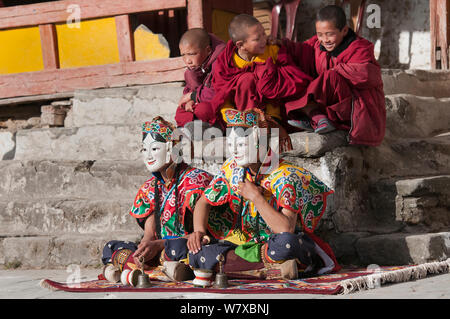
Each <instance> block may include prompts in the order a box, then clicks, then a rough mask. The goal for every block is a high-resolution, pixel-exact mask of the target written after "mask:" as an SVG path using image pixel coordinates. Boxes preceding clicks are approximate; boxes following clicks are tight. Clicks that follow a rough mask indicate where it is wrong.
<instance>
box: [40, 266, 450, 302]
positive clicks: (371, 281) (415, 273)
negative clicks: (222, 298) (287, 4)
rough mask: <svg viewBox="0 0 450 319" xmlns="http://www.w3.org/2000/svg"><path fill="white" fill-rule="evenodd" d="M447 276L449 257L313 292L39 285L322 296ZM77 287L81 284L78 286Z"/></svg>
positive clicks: (48, 283) (47, 284)
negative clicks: (434, 276) (439, 275)
mask: <svg viewBox="0 0 450 319" xmlns="http://www.w3.org/2000/svg"><path fill="white" fill-rule="evenodd" d="M443 273H450V258H448V259H447V260H445V261H440V262H429V263H424V264H420V265H413V266H406V267H405V268H401V269H396V270H391V271H386V272H383V271H381V272H377V271H375V272H373V273H371V274H368V275H362V276H358V277H355V278H350V279H344V280H342V281H339V282H336V285H335V287H334V288H331V287H330V288H329V289H314V288H306V287H305V288H289V287H287V288H279V289H269V288H261V289H258V290H254V289H248V290H247V289H239V288H227V289H219V288H199V287H152V288H148V289H145V288H144V289H137V288H134V287H108V288H83V287H81V286H80V285H79V284H77V283H73V284H71V285H68V284H66V283H59V282H56V281H52V280H50V279H42V280H41V281H40V283H39V285H40V286H41V287H42V288H46V289H49V290H52V291H61V290H62V291H66V292H202V293H220V294H273V293H276V294H280V293H297V294H322V295H338V294H340V295H346V294H351V293H355V292H358V291H363V290H368V289H376V288H379V287H381V286H382V285H386V284H392V283H402V282H407V281H413V280H417V279H423V278H426V277H427V276H428V275H437V274H443ZM80 284H81V283H80Z"/></svg>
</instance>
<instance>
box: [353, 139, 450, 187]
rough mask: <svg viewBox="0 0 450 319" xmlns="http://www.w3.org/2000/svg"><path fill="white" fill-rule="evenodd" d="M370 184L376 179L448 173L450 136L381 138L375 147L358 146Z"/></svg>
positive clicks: (449, 167)
mask: <svg viewBox="0 0 450 319" xmlns="http://www.w3.org/2000/svg"><path fill="white" fill-rule="evenodd" d="M361 150H362V152H363V157H364V159H365V161H366V162H365V165H366V171H367V172H366V174H367V177H368V178H369V181H370V183H371V184H375V183H376V182H377V181H379V180H383V179H390V178H397V179H399V178H403V177H411V178H413V177H416V176H417V177H422V176H436V175H447V174H450V135H449V134H443V135H439V136H435V137H431V138H405V139H400V140H394V141H392V140H390V139H385V140H384V141H383V142H382V144H381V145H380V146H378V147H367V148H361Z"/></svg>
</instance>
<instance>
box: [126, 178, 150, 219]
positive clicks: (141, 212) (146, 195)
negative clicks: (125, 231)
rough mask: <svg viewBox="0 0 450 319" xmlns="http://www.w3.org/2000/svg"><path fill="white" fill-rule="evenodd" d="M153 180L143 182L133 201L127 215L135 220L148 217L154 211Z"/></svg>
mask: <svg viewBox="0 0 450 319" xmlns="http://www.w3.org/2000/svg"><path fill="white" fill-rule="evenodd" d="M153 184H154V178H151V179H149V180H148V181H147V182H145V183H144V184H143V185H142V186H141V188H139V191H138V193H137V195H136V197H135V199H134V202H133V206H132V207H131V210H130V212H129V214H130V215H131V216H133V217H135V218H145V217H148V216H149V215H150V214H151V213H152V212H153V210H154V208H155V206H154V196H155V193H154V187H153V186H152V185H153Z"/></svg>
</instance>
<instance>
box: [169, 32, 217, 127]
mask: <svg viewBox="0 0 450 319" xmlns="http://www.w3.org/2000/svg"><path fill="white" fill-rule="evenodd" d="M179 47H180V53H181V56H182V57H183V61H184V63H185V64H186V66H187V70H186V72H185V73H184V79H185V82H186V86H185V88H184V90H183V96H182V97H181V99H180V101H179V103H178V108H177V111H176V115H175V120H176V122H177V125H178V126H179V127H183V126H185V125H186V124H187V123H190V122H192V121H194V120H201V121H204V122H208V123H209V122H212V123H214V120H211V118H213V119H214V118H215V114H213V113H212V112H211V106H210V105H209V103H208V102H209V101H211V99H212V98H213V97H214V94H215V91H214V89H213V88H212V87H211V77H212V69H213V64H214V62H215V61H216V59H217V56H218V55H219V54H220V53H221V52H222V51H223V49H224V48H225V43H224V42H223V41H222V40H220V39H219V38H217V37H216V36H215V35H213V34H208V32H206V31H205V30H204V29H201V28H194V29H190V30H188V31H186V32H185V33H184V34H183V36H182V37H181V39H180V43H179Z"/></svg>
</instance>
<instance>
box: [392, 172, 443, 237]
mask: <svg viewBox="0 0 450 319" xmlns="http://www.w3.org/2000/svg"><path fill="white" fill-rule="evenodd" d="M395 185H396V189H397V196H396V199H395V203H396V219H397V220H400V221H404V222H406V223H407V224H408V225H421V226H425V227H427V228H428V229H433V230H448V229H450V175H440V176H431V177H424V178H414V179H404V180H399V181H397V182H396V183H395Z"/></svg>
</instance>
